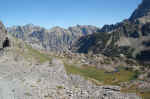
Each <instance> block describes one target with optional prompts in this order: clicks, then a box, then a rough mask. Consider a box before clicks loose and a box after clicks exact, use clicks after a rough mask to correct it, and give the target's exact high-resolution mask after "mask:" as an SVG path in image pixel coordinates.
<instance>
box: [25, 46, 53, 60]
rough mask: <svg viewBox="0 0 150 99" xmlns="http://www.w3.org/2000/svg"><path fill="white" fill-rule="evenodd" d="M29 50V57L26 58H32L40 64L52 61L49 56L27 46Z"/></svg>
mask: <svg viewBox="0 0 150 99" xmlns="http://www.w3.org/2000/svg"><path fill="white" fill-rule="evenodd" d="M26 48H27V50H28V51H27V55H26V57H27V58H28V57H30V58H34V59H36V60H37V61H39V62H40V63H43V62H46V61H50V60H51V58H50V56H49V55H46V54H44V53H41V52H40V51H38V50H36V49H33V48H32V47H31V46H29V45H26Z"/></svg>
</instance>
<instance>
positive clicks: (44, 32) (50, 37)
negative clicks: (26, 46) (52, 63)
mask: <svg viewBox="0 0 150 99" xmlns="http://www.w3.org/2000/svg"><path fill="white" fill-rule="evenodd" d="M7 30H8V32H9V33H10V34H12V35H13V36H15V37H17V38H20V39H22V40H24V41H26V42H30V43H31V44H33V45H35V44H36V45H37V46H38V45H40V47H38V48H41V47H42V48H44V49H46V50H49V51H64V50H68V49H69V48H70V47H71V45H72V43H73V42H74V41H76V40H77V39H78V38H80V37H81V36H85V35H89V34H92V33H94V32H96V31H98V30H99V28H97V27H95V26H90V25H77V26H74V27H69V28H68V29H64V28H61V27H53V28H51V29H49V30H48V29H45V28H42V27H40V26H35V25H33V24H27V25H25V26H13V27H9V28H8V29H7Z"/></svg>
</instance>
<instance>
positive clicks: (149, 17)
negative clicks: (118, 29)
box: [130, 0, 150, 23]
mask: <svg viewBox="0 0 150 99" xmlns="http://www.w3.org/2000/svg"><path fill="white" fill-rule="evenodd" d="M130 20H132V21H134V20H139V21H140V22H141V23H145V22H150V1H149V0H143V1H142V3H141V4H140V5H139V7H138V8H137V9H136V10H135V11H134V12H133V14H132V16H131V18H130Z"/></svg>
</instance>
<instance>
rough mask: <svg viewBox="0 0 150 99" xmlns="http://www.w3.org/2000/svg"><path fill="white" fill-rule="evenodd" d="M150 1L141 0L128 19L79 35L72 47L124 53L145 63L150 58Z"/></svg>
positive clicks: (117, 53) (111, 54) (86, 51)
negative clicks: (92, 32) (88, 33)
mask: <svg viewBox="0 0 150 99" xmlns="http://www.w3.org/2000/svg"><path fill="white" fill-rule="evenodd" d="M149 5H150V1H149V0H143V1H142V3H141V4H140V5H139V7H138V8H137V9H136V10H135V11H134V12H133V14H132V15H131V17H130V18H129V19H126V20H124V21H122V22H120V23H117V24H114V25H105V26H104V27H103V28H102V29H100V31H98V32H97V33H94V34H91V35H88V36H85V37H81V38H80V39H79V40H78V41H77V42H76V43H75V45H74V46H75V47H74V48H73V50H74V51H76V52H80V53H89V52H92V53H95V54H96V53H103V54H105V55H107V56H120V55H122V54H123V55H126V56H127V57H130V58H137V59H139V60H143V61H144V62H146V63H147V61H148V62H149V61H150V60H149V59H150V23H149V22H150V21H149V20H150V14H149V13H150V6H149Z"/></svg>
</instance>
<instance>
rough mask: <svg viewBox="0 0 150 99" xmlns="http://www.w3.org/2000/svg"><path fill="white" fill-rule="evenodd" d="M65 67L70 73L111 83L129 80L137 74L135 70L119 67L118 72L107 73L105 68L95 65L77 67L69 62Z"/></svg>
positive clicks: (116, 83)
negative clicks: (98, 67) (97, 67)
mask: <svg viewBox="0 0 150 99" xmlns="http://www.w3.org/2000/svg"><path fill="white" fill-rule="evenodd" d="M65 68H66V70H67V73H69V74H78V75H81V76H83V77H85V78H86V79H87V78H90V79H94V80H96V81H99V82H102V83H103V84H109V85H119V83H120V82H128V81H130V80H132V79H133V77H134V76H135V73H134V72H132V71H127V70H125V69H123V68H119V72H118V73H106V72H105V70H100V69H96V68H95V67H85V66H84V67H77V66H75V65H71V64H70V65H69V64H67V63H65Z"/></svg>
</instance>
